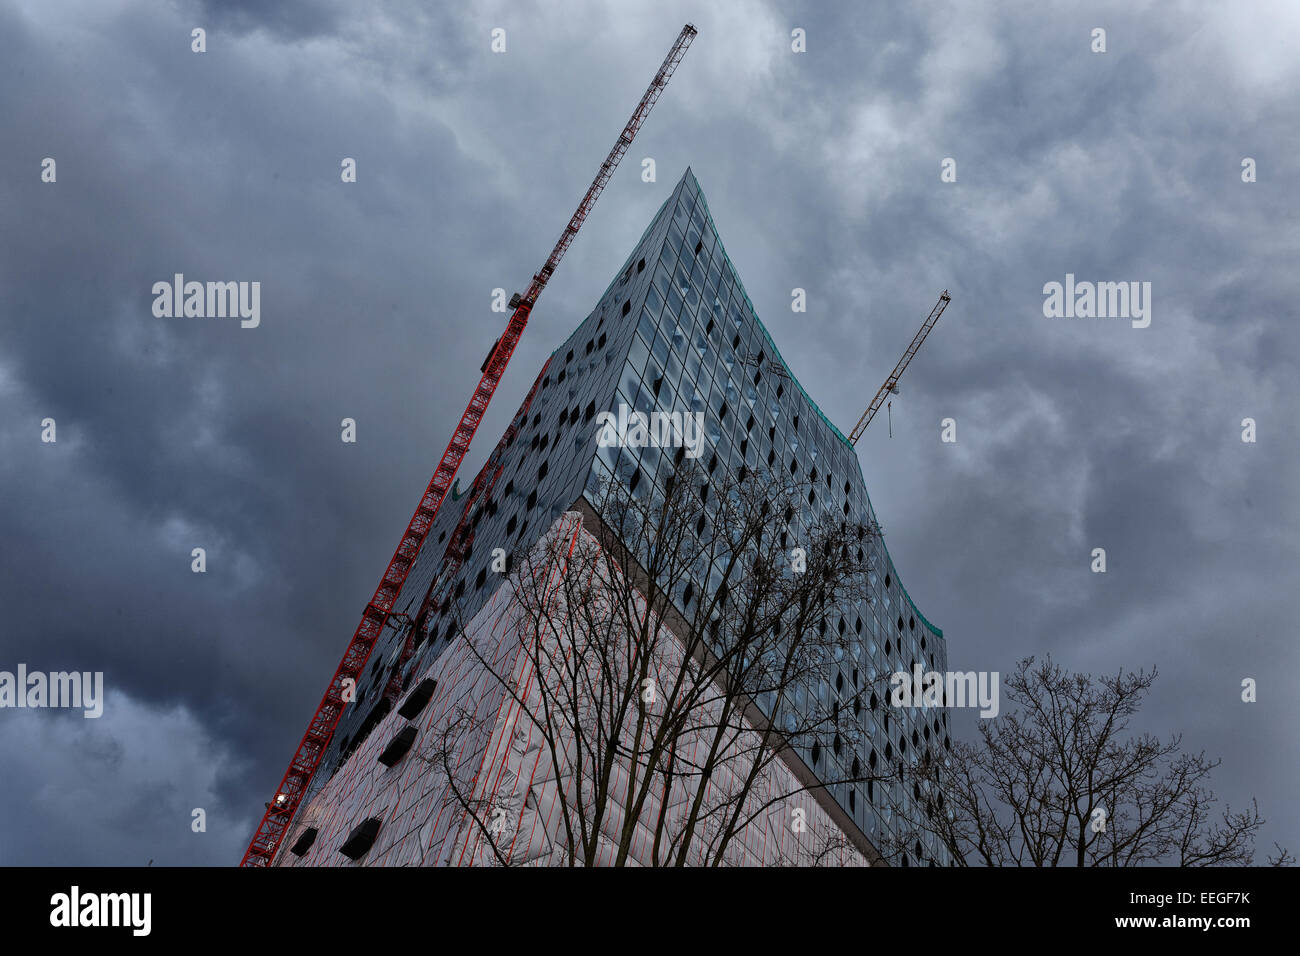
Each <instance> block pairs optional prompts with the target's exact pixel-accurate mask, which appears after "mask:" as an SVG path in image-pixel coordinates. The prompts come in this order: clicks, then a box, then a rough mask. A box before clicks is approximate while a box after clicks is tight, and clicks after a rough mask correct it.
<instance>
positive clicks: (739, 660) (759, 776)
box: [424, 454, 893, 866]
mask: <svg viewBox="0 0 1300 956" xmlns="http://www.w3.org/2000/svg"><path fill="white" fill-rule="evenodd" d="M676 466H677V467H676V468H675V469H664V471H667V472H668V473H669V474H670V476H671V477H666V478H665V481H664V483H663V485H662V486H660V485H651V484H650V483H648V482H647V483H645V484H642V485H640V486H639V487H638V486H637V484H636V482H635V481H627V480H626V477H625V480H623V481H614V482H606V483H605V484H604V485H603V486H602V488H601V489H600V491H599V492H598V493H595V494H592V493H589V494H588V498H591V499H593V500H592V501H591V502H590V504H589V505H588V504H587V502H586V501H585V500H584V502H582V503H580V506H579V507H580V508H581V509H582V527H583V531H584V532H585V533H584V534H561V535H554V536H550V537H548V538H546V539H544V540H543V543H542V544H540V545H539V546H535V547H533V548H529V549H525V550H517V551H516V552H515V553H514V554H512V556H511V571H512V573H511V576H510V579H511V582H512V586H513V589H514V591H513V602H512V607H513V609H514V610H513V614H514V618H513V624H512V626H511V628H510V634H509V638H508V641H507V642H506V643H507V644H510V645H512V646H515V647H517V648H518V653H517V654H515V655H513V656H512V655H511V654H505V655H503V654H502V653H501V652H500V648H501V646H502V644H501V642H499V641H498V642H497V643H491V642H489V643H487V644H482V643H477V642H475V641H474V640H472V639H470V636H469V635H468V634H467V629H466V622H464V621H457V626H456V627H454V628H452V629H451V632H452V633H455V634H457V635H458V636H457V637H456V640H458V641H462V640H463V641H465V642H466V644H467V646H468V650H469V653H470V654H472V655H473V657H474V659H475V661H476V663H477V664H478V665H479V667H480V668H481V669H482V671H483V672H484V673H486V674H489V675H491V676H490V679H491V680H493V681H494V682H495V683H496V685H497V686H498V687H499V688H501V689H503V690H504V696H505V698H506V699H507V701H508V702H509V704H510V706H509V707H502V708H499V709H498V711H497V712H494V713H493V714H491V715H483V714H479V715H477V716H476V715H475V713H474V712H473V708H472V706H471V705H467V706H465V707H464V708H463V709H462V711H461V712H460V713H458V714H457V715H455V717H454V719H450V720H448V721H447V722H446V724H445V727H444V729H443V732H442V735H441V737H440V739H439V740H438V741H436V742H435V743H433V744H431V745H429V746H428V747H427V748H426V751H425V754H424V757H425V759H426V760H429V761H431V762H434V763H437V764H438V765H439V766H440V767H441V768H442V771H443V775H444V776H445V779H446V781H447V794H448V798H449V799H450V800H452V801H453V802H454V803H455V804H456V805H457V806H458V807H459V808H460V809H461V811H462V812H464V813H465V815H466V816H467V818H468V819H469V820H470V821H471V822H470V824H469V825H468V826H467V828H466V830H465V833H464V834H463V836H462V840H464V841H466V842H467V844H468V843H477V844H479V848H478V849H477V850H474V851H473V853H475V854H477V856H476V858H477V859H482V860H484V861H495V862H498V863H516V862H535V861H539V860H543V858H544V860H543V861H545V862H552V863H554V862H562V863H567V864H569V865H591V864H594V863H597V862H601V863H606V864H611V863H612V864H613V865H623V864H627V863H631V862H638V863H643V864H650V865H661V866H670V865H672V866H683V865H714V866H717V865H733V864H744V863H755V862H760V861H761V860H762V859H766V860H767V861H768V862H773V861H774V860H775V861H776V862H791V863H801V864H804V865H815V864H819V863H844V862H851V861H861V860H862V859H863V855H864V853H865V855H866V856H867V857H868V859H869V861H870V862H872V863H875V862H879V861H880V859H879V857H875V858H871V857H872V856H873V854H872V852H871V848H870V847H864V846H863V845H862V841H861V840H860V839H859V841H858V846H857V847H856V848H855V847H854V846H853V844H851V843H850V842H849V840H848V839H847V838H846V836H845V832H846V831H845V829H844V828H843V827H842V826H832V825H830V824H829V822H828V821H831V820H836V819H837V815H838V818H839V821H843V820H846V819H847V817H846V815H845V814H844V812H843V810H842V809H840V808H839V807H837V806H836V805H835V804H834V802H833V801H832V800H831V799H830V797H829V791H828V788H830V787H833V786H836V785H840V784H843V785H846V786H854V787H863V788H870V787H871V786H872V784H873V783H874V782H877V781H880V782H888V780H889V778H891V776H892V774H893V771H890V770H886V769H884V768H882V770H881V773H880V774H876V773H875V771H874V770H873V769H871V768H869V767H868V766H866V760H865V756H864V753H865V748H864V746H863V745H864V741H865V735H864V731H863V729H862V720H861V713H860V712H861V709H862V708H863V706H865V701H866V699H867V698H868V697H870V695H871V694H872V690H873V687H872V686H871V678H870V677H868V675H865V674H859V673H858V670H857V667H856V663H855V662H857V661H858V660H859V657H860V653H861V642H862V641H863V640H864V637H863V636H862V635H861V634H860V631H861V629H862V622H861V621H860V620H859V621H856V622H855V621H853V620H852V615H850V614H847V613H845V612H844V611H843V609H845V608H848V607H852V606H854V605H855V604H856V603H857V602H858V601H859V600H863V599H865V598H866V595H867V593H868V592H867V578H868V574H869V573H870V572H871V571H872V569H873V568H874V566H875V564H876V563H877V562H879V561H880V550H879V548H878V545H879V541H878V539H879V536H880V532H879V529H878V528H877V527H873V526H867V525H864V524H855V523H853V522H851V521H849V520H848V519H847V517H845V518H844V519H842V520H838V521H836V520H825V519H822V520H812V519H810V518H809V517H808V514H807V512H808V511H809V508H808V507H807V506H808V503H809V501H810V493H812V494H814V495H815V493H816V491H815V488H816V486H815V483H813V482H812V481H809V480H795V479H793V478H790V479H785V480H783V479H781V478H780V477H776V476H772V475H770V474H768V475H763V476H761V477H760V476H758V475H754V474H749V473H747V472H746V471H745V470H743V469H742V471H741V474H740V475H739V476H729V475H725V474H722V473H714V469H713V468H712V467H708V466H705V465H704V464H703V463H701V462H693V461H682V460H681V455H680V454H679V456H678V461H677V462H676ZM442 611H443V613H444V615H446V616H452V617H454V615H455V613H456V612H455V608H454V607H452V606H451V602H448V603H447V604H445V605H444V607H443V609H442ZM841 662H846V663H845V666H844V667H843V669H841V668H840V667H839V665H840V663H841ZM846 671H851V672H852V679H851V680H850V681H846V680H845V679H844V673H845V672H846ZM877 679H878V680H881V681H884V680H886V679H887V678H885V677H884V676H881V677H879V678H877ZM850 684H851V685H852V686H847V685H850ZM837 685H838V686H837ZM882 696H883V694H882ZM489 724H491V726H488V725H489ZM466 735H471V736H474V737H475V739H477V740H482V741H486V740H488V739H489V737H493V735H495V738H494V739H504V738H506V737H508V738H509V740H510V744H509V747H510V748H511V751H512V752H511V753H509V754H506V755H505V758H503V760H502V764H501V765H502V767H503V768H504V769H503V770H501V771H500V772H499V773H496V774H492V775H486V776H492V777H493V780H492V781H485V780H484V779H483V778H484V776H485V775H484V774H479V775H477V776H474V775H470V776H467V775H466V774H465V772H464V771H463V770H460V769H458V768H461V767H464V766H465V765H466V763H467V762H466V760H465V758H464V754H465V750H466V746H465V739H466ZM474 753H475V755H477V753H478V751H475V752H474ZM796 755H800V756H796ZM783 758H785V759H783ZM468 763H469V765H474V761H473V760H471V761H469V762H468ZM808 764H812V765H813V766H814V767H815V768H816V771H815V773H814V772H811V768H809V766H808ZM502 781H504V784H502ZM887 790H888V788H883V787H882V788H880V792H881V793H882V799H883V794H885V793H886V792H887ZM865 796H866V789H863V790H862V791H861V793H860V794H859V793H858V792H857V791H855V797H856V798H857V799H861V798H863V797H865ZM543 818H544V819H545V820H546V821H549V825H548V827H547V833H546V834H545V835H544V836H543V837H541V838H538V837H536V835H535V831H536V830H537V825H536V824H537V821H538V820H539V819H543ZM814 818H815V819H814ZM818 821H819V822H818ZM526 824H527V825H526ZM850 829H852V828H850ZM756 834H762V835H763V836H762V841H763V842H764V843H765V846H762V847H758V846H757V845H756V841H757V840H758V839H759V837H757V836H756ZM773 835H775V840H776V842H775V845H774V844H773V843H772V842H770V838H772V836H773Z"/></svg>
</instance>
